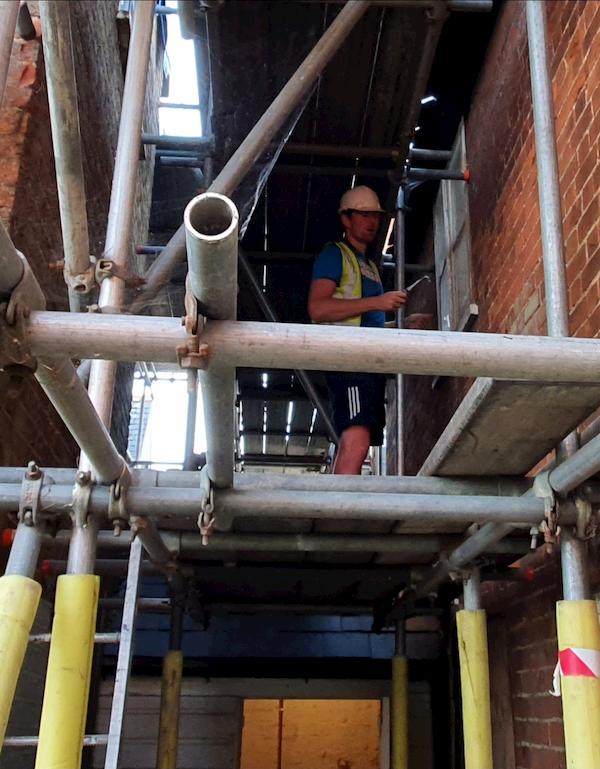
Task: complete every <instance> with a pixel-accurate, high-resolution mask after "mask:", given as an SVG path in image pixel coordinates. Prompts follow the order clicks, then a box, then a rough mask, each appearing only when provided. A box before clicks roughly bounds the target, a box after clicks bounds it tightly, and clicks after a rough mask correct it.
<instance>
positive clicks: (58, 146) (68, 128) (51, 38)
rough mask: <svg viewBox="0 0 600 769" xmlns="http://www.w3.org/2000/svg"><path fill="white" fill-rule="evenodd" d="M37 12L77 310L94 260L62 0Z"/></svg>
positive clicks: (67, 269)
mask: <svg viewBox="0 0 600 769" xmlns="http://www.w3.org/2000/svg"><path fill="white" fill-rule="evenodd" d="M40 17H41V20H42V29H43V42H44V61H45V64H46V82H47V85H48V104H49V107H50V124H51V126H52V146H53V147H54V162H55V165H56V184H57V188H58V204H59V208H60V223H61V228H62V238H63V249H64V255H65V266H64V276H65V281H66V283H67V285H68V287H69V289H70V296H69V300H70V302H71V309H72V310H78V309H79V299H78V297H77V294H78V293H87V292H89V290H90V289H91V288H92V286H93V285H94V283H95V274H94V266H93V265H92V263H91V261H90V244H89V236H88V225H87V212H86V198H85V183H84V177H83V161H82V153H81V134H80V130H79V106H78V103H77V83H76V80H75V62H74V59H73V42H72V38H71V14H70V11H69V2H68V0H42V2H41V3H40Z"/></svg>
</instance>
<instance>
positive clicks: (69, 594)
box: [35, 2, 154, 769]
mask: <svg viewBox="0 0 600 769" xmlns="http://www.w3.org/2000/svg"><path fill="white" fill-rule="evenodd" d="M153 23H154V3H152V2H137V3H136V4H135V7H134V16H133V30H132V35H131V43H130V52H129V59H128V62H127V72H126V76H125V86H124V90H123V106H122V109H121V120H120V124H119V138H118V142H117V153H116V157H115V170H114V174H113V183H112V190H111V200H110V208H109V213H108V225H107V231H106V242H105V250H104V258H105V259H107V260H110V261H111V262H113V263H114V265H115V266H116V267H117V268H122V269H127V266H128V260H129V253H130V249H131V231H132V224H133V210H134V204H135V193H136V186H137V172H138V150H139V137H140V134H141V129H142V115H143V107H144V95H145V87H146V80H147V77H148V65H149V61H150V43H151V39H152V28H153ZM124 295H125V285H124V282H123V280H122V279H121V278H120V277H110V278H107V279H105V280H104V281H103V283H102V287H101V289H100V298H99V305H100V306H101V307H111V308H114V309H113V311H114V310H115V309H116V310H117V311H118V309H119V308H120V307H122V305H123V300H124ZM115 376H116V363H114V362H113V361H98V360H95V361H93V362H92V367H91V372H90V384H89V395H90V399H91V400H92V403H93V404H94V406H95V408H96V410H97V412H98V414H99V416H100V418H101V420H102V422H103V423H104V425H105V427H107V428H108V427H109V426H110V421H111V413H112V403H113V395H114V384H115ZM79 469H80V471H82V472H85V471H87V470H89V469H90V463H89V460H88V458H87V457H86V456H85V454H82V457H81V460H80V463H79ZM97 528H98V523H97V521H95V520H94V519H93V518H92V517H91V516H86V515H85V514H84V515H82V519H81V520H79V517H78V516H74V521H73V531H72V535H71V543H70V546H69V560H68V566H67V571H68V573H67V574H64V575H61V576H60V577H59V578H58V582H57V586H56V603H55V614H54V622H53V625H52V640H51V643H50V653H49V657H48V672H47V675H46V687H45V691H44V701H43V705H42V715H41V721H40V737H39V743H38V750H37V755H36V763H35V766H36V769H66V767H68V769H79V767H80V766H81V753H82V747H83V735H84V728H85V720H86V716H87V705H88V697H89V688H90V677H91V667H92V656H93V651H94V632H95V628H96V614H97V608H98V590H99V578H98V577H97V576H94V562H95V558H96V544H97Z"/></svg>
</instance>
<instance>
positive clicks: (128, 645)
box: [4, 537, 143, 769]
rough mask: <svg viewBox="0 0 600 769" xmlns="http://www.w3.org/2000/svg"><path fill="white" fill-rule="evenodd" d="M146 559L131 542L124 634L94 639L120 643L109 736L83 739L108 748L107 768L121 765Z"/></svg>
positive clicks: (19, 740) (26, 739)
mask: <svg viewBox="0 0 600 769" xmlns="http://www.w3.org/2000/svg"><path fill="white" fill-rule="evenodd" d="M142 556H143V548H142V543H141V542H140V540H139V539H138V538H137V537H136V538H135V539H134V540H133V542H132V543H131V547H130V551H129V562H128V565H127V582H126V587H125V598H124V601H123V616H122V619H121V630H120V632H118V633H96V635H95V636H94V643H105V644H107V643H110V644H115V643H116V644H118V645H119V653H118V656H117V670H116V673H115V683H114V688H113V697H112V706H111V711H110V722H109V727H108V733H107V734H86V735H85V736H84V738H83V744H84V746H99V745H106V758H105V760H104V769H118V766H119V755H120V752H121V742H122V737H123V719H124V716H125V703H126V700H127V688H128V686H129V678H130V674H131V660H132V656H133V636H134V630H135V621H136V616H137V610H138V602H139V590H140V572H141V566H142ZM50 638H51V634H50V633H43V634H40V635H33V636H30V638H29V640H30V642H32V643H49V642H50ZM37 744H38V738H37V737H36V736H23V737H21V736H19V737H6V738H5V739H4V746H5V747H9V746H10V747H17V748H25V747H32V746H36V745H37Z"/></svg>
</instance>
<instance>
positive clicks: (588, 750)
mask: <svg viewBox="0 0 600 769" xmlns="http://www.w3.org/2000/svg"><path fill="white" fill-rule="evenodd" d="M556 627H557V633H558V651H559V654H560V659H561V673H562V675H561V681H560V688H561V695H562V706H563V723H564V730H565V748H566V754H567V767H568V769H584V767H590V769H591V767H594V766H600V678H599V677H598V675H600V669H599V667H600V666H599V660H600V625H599V624H598V610H597V608H596V602H595V601H559V602H558V603H557V604H556ZM569 657H571V662H569Z"/></svg>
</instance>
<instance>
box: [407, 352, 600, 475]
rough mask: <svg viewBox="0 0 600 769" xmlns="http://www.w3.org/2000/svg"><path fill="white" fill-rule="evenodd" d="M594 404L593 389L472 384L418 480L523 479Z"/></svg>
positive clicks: (599, 397) (597, 388)
mask: <svg viewBox="0 0 600 769" xmlns="http://www.w3.org/2000/svg"><path fill="white" fill-rule="evenodd" d="M558 365H560V364H559V363H558V362H557V366H558ZM598 405H600V385H596V384H573V383H569V382H565V383H558V384H541V383H540V382H518V381H509V380H499V379H491V378H487V377H485V378H480V379H477V380H476V381H475V383H474V384H473V386H472V387H471V389H470V390H469V392H468V393H467V394H466V396H465V397H464V399H463V401H462V403H461V404H460V406H459V407H458V409H457V410H456V413H455V414H454V416H453V417H452V419H451V420H450V422H449V423H448V425H447V427H446V429H445V430H444V432H443V433H442V435H441V436H440V438H439V440H438V442H437V443H436V445H435V446H434V447H433V449H432V450H431V452H430V454H429V456H428V457H427V459H426V460H425V462H424V463H423V466H422V467H421V470H420V471H419V475H524V474H525V473H527V472H528V471H529V470H531V468H532V467H534V466H535V465H536V464H537V463H538V462H539V461H540V460H541V459H543V458H544V457H545V456H546V454H548V452H550V451H551V450H552V449H553V448H554V447H555V446H556V445H557V444H558V443H559V442H560V441H561V439H562V438H564V437H565V436H566V435H567V434H568V433H569V432H571V430H573V429H575V427H577V425H579V424H580V423H581V422H583V420H584V419H586V418H587V417H588V416H590V414H592V413H593V412H594V411H595V410H596V408H597V407H598Z"/></svg>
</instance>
